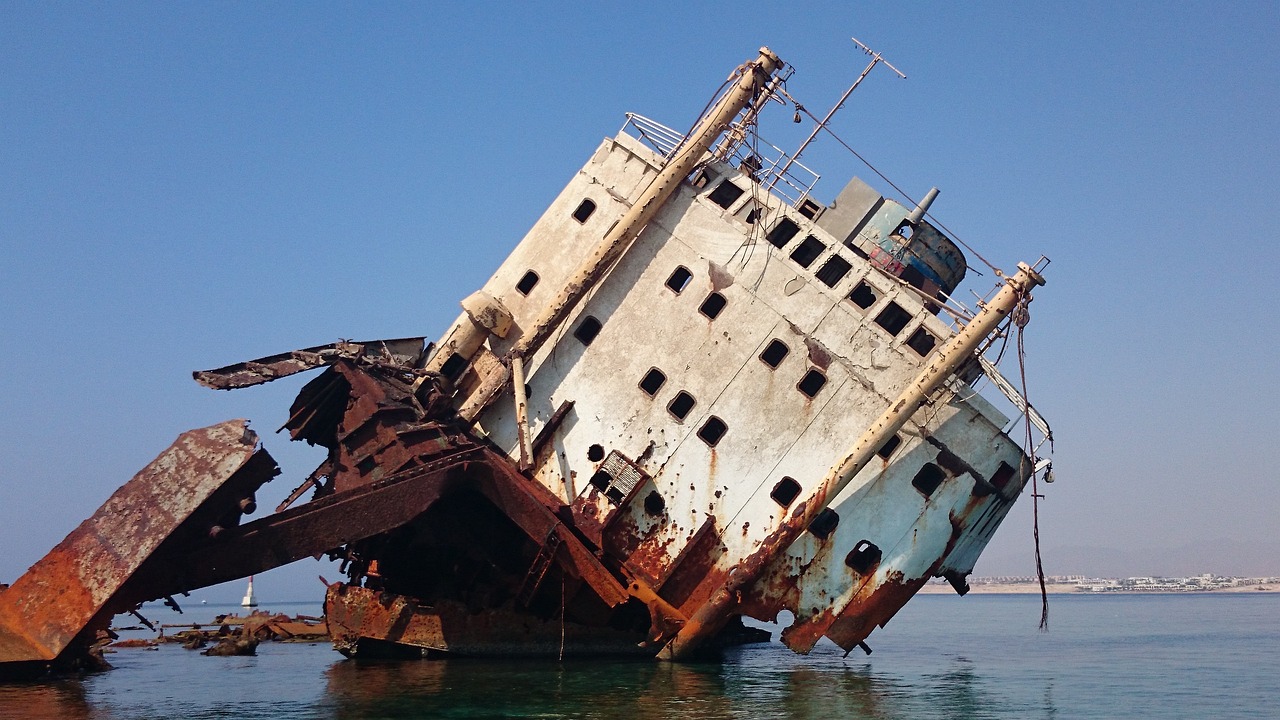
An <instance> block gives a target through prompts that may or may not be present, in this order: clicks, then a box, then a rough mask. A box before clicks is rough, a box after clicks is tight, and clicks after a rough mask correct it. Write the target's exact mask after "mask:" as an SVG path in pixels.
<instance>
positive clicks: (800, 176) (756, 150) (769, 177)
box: [621, 113, 821, 207]
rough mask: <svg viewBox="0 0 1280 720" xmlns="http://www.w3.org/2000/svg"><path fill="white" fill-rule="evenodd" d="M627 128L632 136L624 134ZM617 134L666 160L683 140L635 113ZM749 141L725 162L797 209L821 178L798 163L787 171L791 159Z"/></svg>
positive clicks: (764, 144) (765, 143)
mask: <svg viewBox="0 0 1280 720" xmlns="http://www.w3.org/2000/svg"><path fill="white" fill-rule="evenodd" d="M628 128H630V129H632V130H633V131H634V132H627V130H628ZM621 132H624V133H626V134H628V135H630V136H632V137H634V138H636V139H637V140H639V141H640V142H642V143H644V144H645V145H646V146H648V147H649V148H650V149H652V150H653V151H654V152H656V153H658V154H659V155H661V156H662V157H664V158H667V159H670V158H671V156H672V155H673V154H674V153H675V151H676V148H678V147H680V145H681V144H682V143H683V142H684V139H685V136H684V135H683V134H682V133H680V132H679V131H677V130H673V129H671V128H669V127H667V126H666V125H663V124H662V123H659V122H657V121H654V120H650V119H649V118H647V117H645V116H643V115H637V114H636V113H627V119H626V122H624V123H623V124H622V130H621ZM731 132H732V131H731ZM753 137H754V140H755V142H754V143H748V142H745V141H744V142H740V143H737V144H736V145H735V146H734V147H733V148H732V152H731V154H730V156H729V158H728V162H729V163H730V164H731V165H735V166H737V167H738V168H739V169H741V170H742V171H743V172H745V173H747V174H748V175H750V176H751V177H752V178H753V179H755V181H756V182H758V183H760V185H761V186H762V187H764V188H766V189H768V190H770V191H772V192H774V193H777V194H778V195H779V196H781V197H782V198H783V199H785V200H786V201H787V202H789V203H791V205H792V206H793V207H799V205H800V203H801V202H803V201H804V200H805V199H806V198H808V197H809V193H810V192H812V190H813V186H814V185H816V184H817V182H818V180H819V178H820V177H821V176H820V175H818V173H816V172H814V171H813V170H810V169H809V168H808V167H806V166H805V165H804V164H802V163H800V162H799V161H795V162H790V163H789V164H790V167H788V161H790V160H791V156H790V155H788V154H787V153H786V151H784V150H782V149H781V148H779V147H778V146H776V145H774V144H772V143H770V142H768V141H767V140H765V139H764V138H761V137H760V136H758V135H754V136H753ZM784 167H785V168H787V171H786V172H785V173H781V174H780V173H779V172H778V171H779V168H784Z"/></svg>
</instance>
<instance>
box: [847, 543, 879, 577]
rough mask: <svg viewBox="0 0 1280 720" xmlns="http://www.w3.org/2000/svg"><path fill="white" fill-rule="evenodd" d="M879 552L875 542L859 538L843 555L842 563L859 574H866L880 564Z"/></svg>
mask: <svg viewBox="0 0 1280 720" xmlns="http://www.w3.org/2000/svg"><path fill="white" fill-rule="evenodd" d="M880 557H881V552H880V548H878V547H876V544H875V543H873V542H870V541H868V540H861V541H859V542H858V544H857V545H854V546H853V550H850V551H849V554H848V555H846V556H845V557H844V564H845V565H847V566H849V568H850V569H851V570H853V571H854V572H856V573H858V574H859V575H866V574H867V573H868V572H870V571H871V570H873V569H874V568H875V567H876V566H877V565H879V564H880Z"/></svg>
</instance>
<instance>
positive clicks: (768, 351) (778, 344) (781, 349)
mask: <svg viewBox="0 0 1280 720" xmlns="http://www.w3.org/2000/svg"><path fill="white" fill-rule="evenodd" d="M789 352H791V350H789V349H788V348H787V346H786V345H784V344H783V343H782V341H781V340H771V341H769V346H768V347H766V348H765V349H764V352H762V353H760V361H761V362H763V363H764V364H765V365H768V366H769V367H771V368H776V367H778V366H779V365H781V364H782V361H783V360H784V359H785V358H786V357H787V353H789Z"/></svg>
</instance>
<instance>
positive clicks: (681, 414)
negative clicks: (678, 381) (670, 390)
mask: <svg viewBox="0 0 1280 720" xmlns="http://www.w3.org/2000/svg"><path fill="white" fill-rule="evenodd" d="M695 404H696V401H695V400H694V399H693V396H692V395H690V394H689V393H687V392H685V391H683V390H681V391H680V392H678V393H676V396H675V397H674V398H672V399H671V402H670V403H669V404H668V405H667V412H669V413H671V415H672V417H674V418H675V419H677V420H679V421H681V422H684V419H685V418H686V417H688V416H689V411H690V410H693V406H694V405H695Z"/></svg>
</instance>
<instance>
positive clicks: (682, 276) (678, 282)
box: [667, 265, 693, 295]
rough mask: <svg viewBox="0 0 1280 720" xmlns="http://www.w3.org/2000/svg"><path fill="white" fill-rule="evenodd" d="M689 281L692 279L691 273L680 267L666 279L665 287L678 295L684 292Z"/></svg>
mask: <svg viewBox="0 0 1280 720" xmlns="http://www.w3.org/2000/svg"><path fill="white" fill-rule="evenodd" d="M691 279H693V273H691V272H689V268H687V267H685V266H683V265H681V266H680V267H678V268H676V269H675V270H674V271H673V272H672V273H671V277H669V278H667V287H668V288H669V289H670V290H671V291H672V292H674V293H675V294H677V295H679V294H680V293H682V292H684V289H685V288H687V287H689V281H690V280H691Z"/></svg>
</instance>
